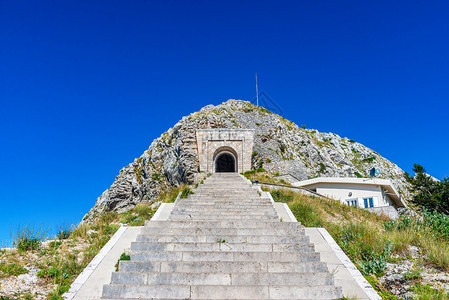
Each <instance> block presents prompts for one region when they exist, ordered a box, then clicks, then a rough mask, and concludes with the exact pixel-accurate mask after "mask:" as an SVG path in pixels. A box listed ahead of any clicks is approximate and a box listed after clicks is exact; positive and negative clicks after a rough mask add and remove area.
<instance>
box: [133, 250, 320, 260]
mask: <svg viewBox="0 0 449 300" xmlns="http://www.w3.org/2000/svg"><path fill="white" fill-rule="evenodd" d="M130 256H131V260H133V261H267V262H319V261H320V255H319V254H318V253H316V252H242V251H239V252H237V251H236V252H225V251H184V252H182V251H176V252H175V251H172V252H168V251H151V252H150V251H130Z"/></svg>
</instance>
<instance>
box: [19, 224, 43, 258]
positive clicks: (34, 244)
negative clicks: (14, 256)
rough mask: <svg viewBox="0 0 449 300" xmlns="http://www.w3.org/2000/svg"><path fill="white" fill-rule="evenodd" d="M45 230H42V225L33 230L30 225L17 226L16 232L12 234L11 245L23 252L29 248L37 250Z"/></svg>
mask: <svg viewBox="0 0 449 300" xmlns="http://www.w3.org/2000/svg"><path fill="white" fill-rule="evenodd" d="M48 230H49V228H48V229H47V230H42V226H41V227H40V228H39V229H38V230H37V231H35V230H34V227H33V226H31V225H26V226H24V227H20V226H19V227H18V228H17V231H16V234H15V235H14V236H13V246H14V247H15V248H16V249H17V250H19V252H25V251H29V250H38V249H39V247H40V246H41V244H42V241H43V240H44V239H45V235H46V234H47V232H48Z"/></svg>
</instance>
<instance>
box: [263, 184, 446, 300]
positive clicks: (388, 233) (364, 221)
mask: <svg viewBox="0 0 449 300" xmlns="http://www.w3.org/2000/svg"><path fill="white" fill-rule="evenodd" d="M270 192H271V195H272V197H273V199H274V200H275V201H277V202H284V203H287V204H288V205H289V207H290V209H291V210H292V212H293V214H294V215H295V217H296V218H297V220H298V221H299V222H301V223H302V224H303V225H305V226H307V227H324V228H326V229H327V230H328V231H329V233H330V234H331V235H332V237H333V238H334V239H335V241H336V242H337V243H338V244H339V246H340V247H341V248H342V249H343V251H344V252H345V253H346V254H347V255H348V256H349V257H350V258H351V260H352V261H353V262H354V264H355V265H356V266H357V268H358V269H359V270H360V271H361V272H362V274H364V275H365V277H366V278H367V280H368V281H369V282H370V283H371V284H372V285H373V286H375V287H376V289H377V290H378V291H379V293H380V294H381V295H382V297H383V299H397V298H396V297H395V296H393V295H392V294H391V293H390V292H389V291H388V289H387V288H385V287H383V286H382V284H381V283H380V281H379V280H378V277H379V276H381V275H382V274H383V272H384V270H385V267H386V263H387V262H394V261H397V260H400V259H407V258H409V257H410V255H411V254H410V252H409V251H411V250H410V246H416V247H417V248H418V249H419V251H420V253H421V254H422V257H421V259H420V260H419V261H418V263H419V264H423V265H428V266H434V267H436V268H437V269H440V270H445V271H449V252H448V251H447V249H448V248H449V229H448V228H449V222H448V216H447V215H443V214H441V213H438V212H428V211H424V212H423V214H422V217H410V216H402V217H400V218H399V219H398V220H390V219H389V218H388V217H385V216H378V215H375V214H372V213H370V212H368V211H366V210H363V209H360V208H356V207H352V206H348V205H344V204H340V203H339V202H338V201H333V200H326V199H322V198H317V197H310V196H306V195H303V194H301V193H299V192H295V191H292V190H290V189H276V190H270ZM420 279H421V269H420V268H419V267H415V268H414V269H413V270H410V271H409V272H407V273H405V274H404V280H409V281H415V282H416V284H415V285H414V287H413V292H414V293H415V295H416V297H417V298H416V299H448V298H447V295H446V296H445V295H444V293H442V291H439V290H435V289H432V288H430V287H429V286H426V285H422V284H421V283H420ZM429 295H431V296H432V297H436V298H432V297H430V298H429ZM426 297H428V298H426ZM438 297H443V298H438ZM414 299H415V298H414Z"/></svg>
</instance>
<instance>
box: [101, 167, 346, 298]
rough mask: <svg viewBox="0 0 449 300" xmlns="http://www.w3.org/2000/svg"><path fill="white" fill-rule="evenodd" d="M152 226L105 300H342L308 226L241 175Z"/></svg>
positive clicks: (211, 183) (204, 190) (209, 183)
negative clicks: (282, 214)
mask: <svg viewBox="0 0 449 300" xmlns="http://www.w3.org/2000/svg"><path fill="white" fill-rule="evenodd" d="M193 191H194V194H192V195H190V196H189V197H188V198H187V199H179V200H178V201H177V202H176V204H175V206H174V209H173V210H172V212H171V215H170V217H169V220H168V221H151V222H147V223H146V225H145V227H144V228H143V229H142V231H141V234H140V235H139V236H138V238H137V241H136V242H134V243H132V245H131V254H130V255H131V261H121V262H120V266H119V272H115V273H113V274H112V279H111V284H109V285H105V286H104V288H103V297H102V299H104V300H106V299H338V298H340V297H342V292H341V288H340V287H336V286H335V285H334V281H333V276H332V275H331V274H330V273H329V272H328V270H327V267H326V265H325V264H324V263H322V262H320V256H319V254H318V253H316V252H314V246H313V245H312V244H310V243H309V238H308V236H306V235H305V234H304V229H303V226H302V225H301V224H300V223H296V222H295V223H294V222H281V221H280V219H279V217H278V216H277V214H276V211H275V209H274V206H273V204H272V202H271V200H270V199H269V198H263V197H261V196H260V195H259V192H258V191H257V190H256V189H254V188H252V187H251V185H250V184H249V183H248V181H247V180H246V179H244V178H242V176H240V175H239V174H236V173H216V174H213V175H212V176H211V177H209V178H207V179H206V180H205V183H204V184H200V185H199V187H198V188H197V189H194V190H193Z"/></svg>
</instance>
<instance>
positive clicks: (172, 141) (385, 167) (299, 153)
mask: <svg viewBox="0 0 449 300" xmlns="http://www.w3.org/2000/svg"><path fill="white" fill-rule="evenodd" d="M207 128H231V129H233V128H246V129H254V130H255V136H254V149H253V153H252V167H253V168H254V169H257V168H260V167H263V168H264V169H266V170H267V171H268V172H271V173H273V174H275V173H276V174H277V173H279V174H280V175H287V176H289V178H292V179H293V180H304V179H309V178H314V177H318V176H327V177H369V170H370V169H371V168H373V167H375V168H378V169H381V170H382V173H381V174H380V176H379V177H380V178H385V179H390V180H391V181H392V182H393V184H394V185H395V186H396V188H397V190H398V191H399V192H400V193H401V194H402V196H404V197H405V198H407V197H408V196H409V195H408V192H407V183H406V181H405V179H404V176H403V174H404V171H402V170H401V169H400V168H399V167H398V166H397V165H395V164H394V163H392V162H391V161H389V160H387V159H385V158H383V157H382V156H381V155H379V154H378V153H377V152H375V151H373V150H371V149H369V148H367V147H365V146H363V145H362V144H360V143H357V142H355V141H353V140H350V139H348V138H342V137H340V136H339V135H337V134H334V133H326V132H319V131H318V130H316V129H307V128H301V127H299V126H297V125H296V124H295V123H293V122H292V121H289V120H287V119H285V118H283V117H281V116H279V115H277V114H274V113H272V112H270V111H268V110H267V109H265V108H263V107H258V106H255V105H253V104H252V103H250V102H248V101H242V100H233V99H231V100H228V101H226V102H224V103H222V104H220V105H216V106H214V105H207V106H205V107H203V108H202V109H201V110H199V111H198V112H194V113H192V114H190V115H188V116H185V117H183V118H182V119H181V120H180V121H179V122H178V123H177V124H176V125H175V126H173V127H172V128H170V129H169V130H168V131H166V132H164V133H163V134H162V135H161V136H160V137H159V138H157V139H155V140H154V141H153V142H152V143H151V145H150V147H149V148H148V149H147V150H146V151H145V152H144V153H143V154H142V155H141V156H140V157H139V158H136V159H135V160H134V161H133V162H132V163H131V164H129V165H128V166H126V167H124V168H123V169H122V170H120V172H119V174H118V176H117V177H116V179H115V181H114V182H113V184H112V185H111V187H110V188H109V189H107V190H106V191H105V192H104V193H103V194H102V195H101V196H100V197H98V199H97V201H96V203H95V206H94V207H93V208H92V209H91V210H90V211H89V212H88V213H87V214H86V216H85V217H84V219H83V220H90V219H91V218H93V217H95V216H97V215H100V214H102V213H103V212H105V211H118V212H123V211H126V210H128V209H130V208H132V207H134V206H135V205H136V204H138V203H140V202H143V201H145V202H154V201H155V200H156V198H157V197H158V196H159V195H160V194H161V193H162V192H163V191H164V190H166V189H168V188H170V187H171V186H177V185H180V184H183V183H192V182H193V180H194V176H195V173H197V172H198V156H197V153H196V151H197V147H196V135H195V133H196V130H197V129H207Z"/></svg>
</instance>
